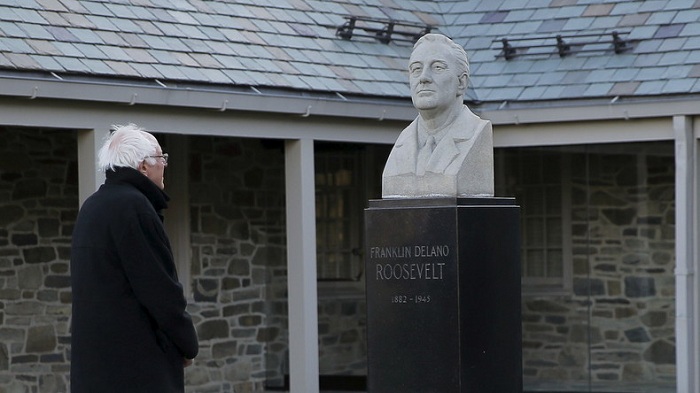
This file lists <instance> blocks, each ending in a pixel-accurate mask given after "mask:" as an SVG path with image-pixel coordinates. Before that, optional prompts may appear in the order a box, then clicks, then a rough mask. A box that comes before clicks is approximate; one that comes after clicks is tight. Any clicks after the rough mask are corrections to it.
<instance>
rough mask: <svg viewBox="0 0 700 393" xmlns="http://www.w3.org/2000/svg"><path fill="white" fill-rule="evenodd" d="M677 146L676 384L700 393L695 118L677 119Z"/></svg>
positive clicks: (682, 389)
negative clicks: (699, 382) (693, 124)
mask: <svg viewBox="0 0 700 393" xmlns="http://www.w3.org/2000/svg"><path fill="white" fill-rule="evenodd" d="M673 132H674V137H675V144H676V373H677V375H676V381H677V387H676V390H677V391H678V392H689V393H690V392H698V389H699V388H700V386H698V376H700V368H699V367H698V354H700V350H699V349H698V335H699V334H700V332H698V327H699V325H698V322H697V319H698V316H699V314H698V301H697V293H698V283H697V279H698V277H697V274H696V271H697V263H698V261H697V251H698V247H697V240H698V239H697V235H698V231H697V229H698V219H697V213H698V212H697V209H696V206H697V200H698V197H697V187H696V185H697V175H698V170H697V168H698V157H697V144H698V142H697V141H696V139H695V135H694V133H693V127H692V122H691V118H689V117H686V116H675V117H674V118H673Z"/></svg>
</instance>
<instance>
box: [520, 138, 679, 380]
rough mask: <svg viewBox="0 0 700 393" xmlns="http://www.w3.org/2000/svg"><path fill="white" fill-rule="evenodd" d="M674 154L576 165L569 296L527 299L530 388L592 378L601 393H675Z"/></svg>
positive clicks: (581, 158)
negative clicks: (642, 387) (632, 388)
mask: <svg viewBox="0 0 700 393" xmlns="http://www.w3.org/2000/svg"><path fill="white" fill-rule="evenodd" d="M618 148H619V146H618ZM669 148H670V150H671V154H667V155H658V154H650V153H651V152H659V151H662V152H664V151H668V150H669ZM672 149H673V147H672V145H670V146H669V145H668V143H666V144H660V145H648V144H647V145H642V144H640V145H627V146H626V147H624V148H619V149H617V150H616V151H615V153H595V151H594V152H593V153H591V154H588V155H587V154H573V155H572V170H571V172H572V199H573V200H572V204H573V207H572V213H571V214H572V226H573V228H572V235H573V263H574V265H573V293H572V294H571V295H567V296H549V297H539V298H533V297H525V298H524V302H523V357H524V377H525V381H526V386H527V385H528V382H530V383H541V382H543V381H559V382H561V384H562V385H566V384H567V383H568V382H582V381H588V378H589V368H590V379H591V382H592V383H593V384H594V385H599V386H605V387H607V388H612V387H615V386H622V385H623V384H629V383H640V382H645V383H656V384H659V385H660V386H673V383H674V381H675V330H674V329H675V281H674V267H675V253H674V244H675V232H674V230H675V229H674V224H675V205H674V198H675V191H674V182H675V181H674V159H673V155H672ZM554 170H559V169H558V168H554Z"/></svg>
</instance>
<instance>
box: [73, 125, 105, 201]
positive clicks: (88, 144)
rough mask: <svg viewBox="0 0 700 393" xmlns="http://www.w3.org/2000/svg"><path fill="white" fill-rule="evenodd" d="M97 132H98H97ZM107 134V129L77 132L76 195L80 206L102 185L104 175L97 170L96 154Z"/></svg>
mask: <svg viewBox="0 0 700 393" xmlns="http://www.w3.org/2000/svg"><path fill="white" fill-rule="evenodd" d="M98 130H99V131H98ZM108 134H109V128H104V127H101V128H96V129H92V130H79V131H78V194H79V200H80V206H82V205H83V202H85V199H87V197H89V196H90V195H92V193H94V192H95V191H96V190H97V189H98V188H99V187H100V185H101V184H102V183H104V179H105V174H104V172H102V171H98V170H97V152H98V151H99V150H100V147H102V143H103V142H104V140H105V138H106V137H107V135H108Z"/></svg>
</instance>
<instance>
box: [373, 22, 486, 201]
mask: <svg viewBox="0 0 700 393" xmlns="http://www.w3.org/2000/svg"><path fill="white" fill-rule="evenodd" d="M408 71H409V82H410V88H411V98H412V100H413V105H414V106H415V108H416V109H418V113H419V114H418V117H416V119H415V120H414V121H413V122H412V123H411V124H410V125H409V126H408V127H406V128H405V129H404V130H403V131H402V132H401V134H400V135H399V137H398V139H397V140H396V143H395V144H394V147H393V149H392V150H391V153H390V154H389V158H388V160H387V162H386V166H385V167H384V173H383V175H382V198H430V197H490V196H493V194H494V180H493V177H494V175H493V132H492V129H491V122H490V121H488V120H482V119H481V118H479V117H478V116H477V115H475V114H474V113H472V111H471V110H469V108H468V107H467V106H466V105H464V98H463V97H464V92H465V90H466V89H467V85H468V83H469V62H468V60H467V55H466V53H465V51H464V48H462V47H461V46H460V45H458V44H456V43H455V42H453V41H452V40H451V39H449V38H447V37H446V36H444V35H441V34H427V35H425V36H423V37H421V38H420V39H419V40H418V41H417V42H416V44H415V45H414V47H413V52H412V53H411V58H410V60H409V65H408Z"/></svg>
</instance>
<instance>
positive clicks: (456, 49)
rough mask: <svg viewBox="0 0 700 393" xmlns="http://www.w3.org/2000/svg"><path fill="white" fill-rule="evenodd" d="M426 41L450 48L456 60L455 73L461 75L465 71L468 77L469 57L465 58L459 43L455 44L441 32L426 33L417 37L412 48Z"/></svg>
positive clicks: (465, 53)
mask: <svg viewBox="0 0 700 393" xmlns="http://www.w3.org/2000/svg"><path fill="white" fill-rule="evenodd" d="M426 41H427V42H434V43H439V44H445V45H447V46H448V47H449V48H450V52H452V55H453V56H454V58H455V60H456V61H457V67H459V68H458V69H457V71H458V72H457V75H462V74H465V73H466V74H467V79H468V78H469V59H468V58H467V52H466V51H465V50H464V48H463V47H462V46H461V45H459V44H457V43H456V42H454V41H452V40H451V39H449V38H448V37H446V36H444V35H442V34H426V35H424V36H422V37H421V38H419V39H418V41H416V43H415V44H414V45H413V50H416V48H417V47H418V46H420V45H421V44H423V43H424V42H426Z"/></svg>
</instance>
